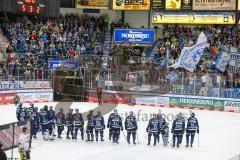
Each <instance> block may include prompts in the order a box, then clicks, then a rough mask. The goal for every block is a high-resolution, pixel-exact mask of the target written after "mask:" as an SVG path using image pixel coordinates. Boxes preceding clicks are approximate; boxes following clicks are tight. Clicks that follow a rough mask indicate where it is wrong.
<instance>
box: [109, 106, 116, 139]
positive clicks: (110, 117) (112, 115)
mask: <svg viewBox="0 0 240 160" xmlns="http://www.w3.org/2000/svg"><path fill="white" fill-rule="evenodd" d="M115 113H117V110H116V109H114V111H113V113H111V114H110V116H109V117H108V122H107V128H109V136H108V139H109V140H110V141H111V139H112V135H113V134H112V128H110V122H111V120H112V119H113V117H114V114H115Z"/></svg>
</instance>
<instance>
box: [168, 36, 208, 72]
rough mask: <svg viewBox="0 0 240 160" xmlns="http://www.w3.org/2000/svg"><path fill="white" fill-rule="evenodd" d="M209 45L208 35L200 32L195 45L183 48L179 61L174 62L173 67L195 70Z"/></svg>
mask: <svg viewBox="0 0 240 160" xmlns="http://www.w3.org/2000/svg"><path fill="white" fill-rule="evenodd" d="M207 46H208V44H207V36H206V35H205V34H204V33H203V32H202V33H200V35H199V37H198V40H197V43H196V44H195V45H193V46H191V47H184V48H183V49H182V51H181V54H180V57H179V59H178V62H177V63H175V64H173V65H172V66H171V67H173V68H179V67H181V68H185V69H186V70H188V71H190V72H193V71H194V69H195V68H196V65H197V64H198V62H199V60H200V58H201V56H202V54H203V51H204V49H205V48H206V47H207Z"/></svg>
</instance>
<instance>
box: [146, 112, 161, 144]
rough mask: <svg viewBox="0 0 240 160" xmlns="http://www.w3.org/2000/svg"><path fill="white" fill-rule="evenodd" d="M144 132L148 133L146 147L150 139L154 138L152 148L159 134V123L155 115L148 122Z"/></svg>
mask: <svg viewBox="0 0 240 160" xmlns="http://www.w3.org/2000/svg"><path fill="white" fill-rule="evenodd" d="M146 131H147V132H148V145H150V143H151V137H152V136H153V137H154V146H155V145H156V142H157V139H158V135H159V132H160V122H159V120H158V119H157V115H156V114H154V115H153V118H151V119H150V120H149V123H148V126H147V129H146Z"/></svg>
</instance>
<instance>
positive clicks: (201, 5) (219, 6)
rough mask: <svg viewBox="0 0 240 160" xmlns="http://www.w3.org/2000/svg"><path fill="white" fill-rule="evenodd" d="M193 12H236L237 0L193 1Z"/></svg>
mask: <svg viewBox="0 0 240 160" xmlns="http://www.w3.org/2000/svg"><path fill="white" fill-rule="evenodd" d="M193 10H204V11H206V10H210V11H211V10H236V0H210V1H209V0H193Z"/></svg>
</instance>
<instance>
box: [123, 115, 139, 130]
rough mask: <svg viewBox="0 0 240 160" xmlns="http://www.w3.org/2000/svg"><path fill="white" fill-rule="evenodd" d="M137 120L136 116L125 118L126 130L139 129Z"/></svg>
mask: <svg viewBox="0 0 240 160" xmlns="http://www.w3.org/2000/svg"><path fill="white" fill-rule="evenodd" d="M137 128H138V126H137V120H136V117H135V116H128V117H127V118H126V119H125V129H126V130H137Z"/></svg>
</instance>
